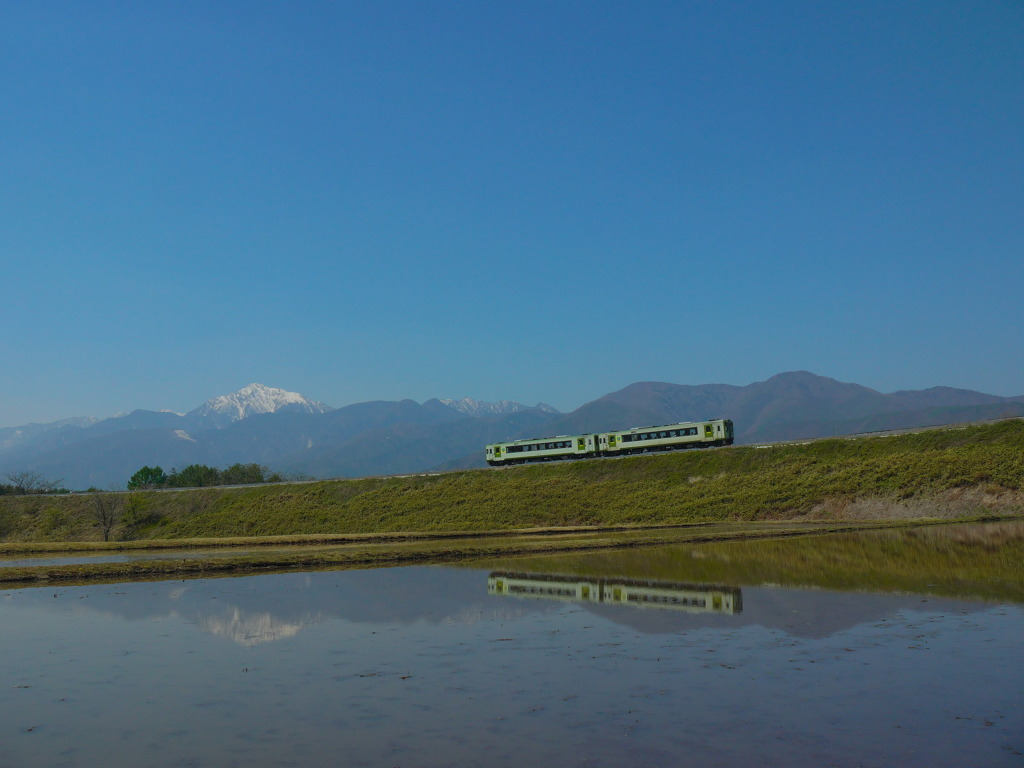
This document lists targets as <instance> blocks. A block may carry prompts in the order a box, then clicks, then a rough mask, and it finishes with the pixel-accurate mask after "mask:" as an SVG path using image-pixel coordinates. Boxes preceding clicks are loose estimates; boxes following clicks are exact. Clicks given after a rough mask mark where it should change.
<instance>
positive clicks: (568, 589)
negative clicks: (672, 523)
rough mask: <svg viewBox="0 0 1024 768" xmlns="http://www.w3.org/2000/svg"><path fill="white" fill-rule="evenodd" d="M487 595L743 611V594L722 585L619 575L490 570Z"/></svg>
mask: <svg viewBox="0 0 1024 768" xmlns="http://www.w3.org/2000/svg"><path fill="white" fill-rule="evenodd" d="M487 593H488V594H490V595H507V596H509V597H520V598H540V599H543V600H558V601H561V602H574V603H616V604H619V605H631V606H633V607H635V608H660V609H665V608H669V609H675V610H679V611H686V612H688V613H728V614H737V613H741V612H742V611H743V592H742V591H741V590H740V588H739V587H729V586H725V585H722V584H687V583H680V582H673V581H647V580H637V579H628V578H625V577H622V576H612V577H608V578H597V577H595V578H584V577H580V576H564V575H561V574H545V573H512V572H506V571H493V572H492V573H491V574H490V576H488V577H487Z"/></svg>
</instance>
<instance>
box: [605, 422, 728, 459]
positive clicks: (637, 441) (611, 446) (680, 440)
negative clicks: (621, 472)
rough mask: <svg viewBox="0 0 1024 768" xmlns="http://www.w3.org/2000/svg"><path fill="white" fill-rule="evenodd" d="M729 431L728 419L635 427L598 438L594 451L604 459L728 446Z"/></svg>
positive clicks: (607, 433)
mask: <svg viewBox="0 0 1024 768" xmlns="http://www.w3.org/2000/svg"><path fill="white" fill-rule="evenodd" d="M732 442H733V427H732V421H731V420H730V419H711V420H710V421H687V422H683V423H680V424H665V425H663V426H660V427H635V428H633V429H625V430H621V431H619V432H605V433H603V434H601V435H599V442H598V450H599V451H600V452H601V453H602V454H604V455H606V456H622V455H626V454H631V453H653V452H655V451H672V450H676V449H679V448H702V447H706V446H713V445H732Z"/></svg>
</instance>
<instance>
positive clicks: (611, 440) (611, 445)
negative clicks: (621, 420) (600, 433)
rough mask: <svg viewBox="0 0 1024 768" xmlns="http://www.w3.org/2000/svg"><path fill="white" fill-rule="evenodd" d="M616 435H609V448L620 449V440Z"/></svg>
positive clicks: (610, 449) (611, 449) (612, 449)
mask: <svg viewBox="0 0 1024 768" xmlns="http://www.w3.org/2000/svg"><path fill="white" fill-rule="evenodd" d="M616 437H617V436H616V435H608V450H609V451H617V450H618V449H619V445H618V440H616Z"/></svg>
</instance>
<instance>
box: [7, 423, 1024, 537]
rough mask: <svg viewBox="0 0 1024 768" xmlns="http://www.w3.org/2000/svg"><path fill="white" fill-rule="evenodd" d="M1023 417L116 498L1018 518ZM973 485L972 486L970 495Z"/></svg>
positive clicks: (67, 533)
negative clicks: (941, 510) (869, 510)
mask: <svg viewBox="0 0 1024 768" xmlns="http://www.w3.org/2000/svg"><path fill="white" fill-rule="evenodd" d="M1022 490H1024V421H1021V420H1015V421H1007V422H1002V423H998V424H993V425H985V426H976V427H966V428H958V429H948V430H932V431H927V432H921V433H917V434H910V435H897V436H891V437H876V438H866V439H861V440H854V441H848V440H824V441H818V442H814V443H809V444H806V445H791V446H778V447H771V448H765V449H757V448H747V447H735V448H726V449H720V450H714V451H687V452H681V453H669V454H659V455H652V456H642V457H632V458H626V459H621V460H595V461H578V462H560V463H552V464H544V465H536V466H522V467H512V468H508V469H503V470H499V471H487V470H478V471H468V472H453V473H447V474H443V475H436V476H432V477H404V478H370V479H364V480H336V481H323V482H318V483H311V484H303V485H280V486H264V487H257V488H235V489H216V488H211V489H201V490H195V491H180V492H159V493H157V492H144V493H136V494H130V495H129V494H123V495H120V496H119V497H118V498H119V499H120V500H121V504H122V506H123V507H128V508H131V516H134V518H135V519H136V520H137V521H138V522H137V523H136V524H135V525H134V526H132V527H130V528H128V527H126V526H123V525H122V526H120V527H119V528H118V529H117V530H116V531H115V535H117V536H119V537H131V538H184V537H225V536H240V535H250V536H252V535H282V534H311V533H346V532H383V531H480V530H508V529H514V528H523V527H531V526H558V525H610V524H650V523H680V522H702V521H713V520H778V519H786V518H792V517H800V516H811V517H815V518H819V519H841V518H857V517H859V516H864V515H863V514H861V512H863V510H864V509H866V507H865V506H864V500H877V501H879V502H881V504H882V505H889V504H892V503H896V504H901V503H902V504H911V505H913V504H917V505H918V506H917V507H915V509H917V510H918V512H919V514H920V515H921V516H927V515H928V507H927V503H930V502H931V500H934V499H939V498H942V499H945V500H947V501H948V499H949V498H950V496H951V495H953V496H959V497H961V498H962V500H963V502H962V504H961V508H959V510H958V511H959V512H962V513H963V514H970V513H975V514H977V513H979V512H985V511H986V508H985V506H984V505H983V503H982V499H983V497H984V500H985V504H987V505H988V506H989V507H990V508H996V509H998V510H999V511H1000V512H1004V513H1006V512H1011V513H1013V512H1015V513H1020V512H1021V511H1022V507H1021V504H1020V499H1021V491H1022ZM972 494H973V495H972ZM91 510H92V499H91V498H90V497H89V496H84V495H82V496H78V495H76V496H69V497H60V496H51V497H46V496H33V497H0V538H2V539H6V540H55V541H56V540H65V541H69V540H88V539H93V540H95V539H97V538H99V537H100V534H99V531H98V528H97V527H96V525H95V524H94V523H93V521H92V515H91Z"/></svg>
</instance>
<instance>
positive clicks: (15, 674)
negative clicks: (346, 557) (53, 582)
mask: <svg viewBox="0 0 1024 768" xmlns="http://www.w3.org/2000/svg"><path fill="white" fill-rule="evenodd" d="M489 573H490V572H489V571H487V570H471V569H448V568H430V567H415V568H400V569H382V570H366V571H328V572H319V573H310V574H286V575H270V576H253V577H245V578H235V579H215V580H194V581H187V582H170V581H168V582H157V583H138V584H120V585H93V586H86V587H64V588H52V587H51V588H41V589H21V590H10V591H0V681H2V686H3V687H2V688H0V765H16V766H57V765H87V764H93V763H97V764H104V765H110V766H121V765H124V766H129V765H131V766H137V765H147V766H186V765H246V766H257V765H259V766H262V765H373V766H377V765H402V766H441V765H473V766H522V765H524V764H525V765H530V764H538V765H587V766H621V765H659V766H660V765H675V764H680V763H683V762H686V763H693V764H698V765H701V764H716V765H726V766H734V765H735V766H746V765H757V764H761V765H823V764H828V765H839V766H847V765H849V766H853V765H897V764H898V765H921V766H925V765H927V766H934V765H950V766H952V765H963V764H965V760H964V759H963V758H964V755H969V756H970V759H969V760H967V761H966V764H975V765H1019V764H1020V761H1021V759H1022V757H1021V756H1020V754H1019V753H1020V752H1024V739H1022V733H1024V728H1022V719H1021V714H1020V711H1019V703H1020V684H1021V682H1022V675H1021V671H1022V668H1021V661H1020V653H1019V651H1020V640H1021V637H1024V612H1022V611H1021V609H1020V607H1017V606H1010V607H1007V606H998V605H993V604H986V603H980V602H967V601H956V600H949V599H938V598H934V597H923V596H920V595H888V594H863V593H857V592H844V593H836V592H829V591H826V590H804V589H772V588H760V587H758V588H754V587H743V589H742V612H740V613H735V614H728V613H724V612H718V613H714V612H712V613H688V612H685V611H673V610H656V609H649V608H646V609H641V608H638V607H635V606H631V605H616V604H613V603H581V602H561V601H549V600H538V599H525V598H515V597H509V596H505V595H490V594H488V587H487V582H488V576H489ZM55 595H56V596H55ZM1015 751H1016V753H1015Z"/></svg>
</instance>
